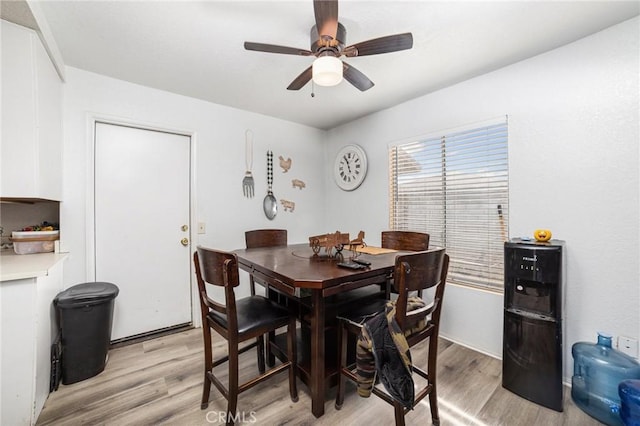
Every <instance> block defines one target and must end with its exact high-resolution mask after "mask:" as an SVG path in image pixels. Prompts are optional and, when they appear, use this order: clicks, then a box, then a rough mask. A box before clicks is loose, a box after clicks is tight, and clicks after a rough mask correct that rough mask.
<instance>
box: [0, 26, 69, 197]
mask: <svg viewBox="0 0 640 426" xmlns="http://www.w3.org/2000/svg"><path fill="white" fill-rule="evenodd" d="M0 24H1V25H2V36H1V38H0V39H1V40H2V73H1V74H2V90H1V92H2V95H1V97H2V149H1V153H2V156H1V158H0V163H1V166H2V167H1V169H2V171H1V180H0V197H3V198H6V197H11V198H39V199H47V200H57V201H60V200H61V198H62V82H61V81H60V78H59V77H58V74H57V72H56V70H55V68H54V66H53V63H52V62H51V60H50V59H49V56H48V54H47V52H46V50H45V49H44V47H43V45H42V43H41V42H40V39H39V38H38V36H37V34H36V33H35V32H34V31H33V30H30V29H28V28H24V27H21V26H19V25H15V24H12V23H10V22H7V21H0Z"/></svg>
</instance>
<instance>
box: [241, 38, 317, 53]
mask: <svg viewBox="0 0 640 426" xmlns="http://www.w3.org/2000/svg"><path fill="white" fill-rule="evenodd" d="M244 48H245V49H247V50H255V51H257V52H267V53H284V54H285V55H298V56H310V55H313V52H311V51H310V50H306V49H298V48H296V47H287V46H277V45H275V44H265V43H253V42H250V41H245V42H244Z"/></svg>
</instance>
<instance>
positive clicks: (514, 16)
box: [3, 0, 640, 129]
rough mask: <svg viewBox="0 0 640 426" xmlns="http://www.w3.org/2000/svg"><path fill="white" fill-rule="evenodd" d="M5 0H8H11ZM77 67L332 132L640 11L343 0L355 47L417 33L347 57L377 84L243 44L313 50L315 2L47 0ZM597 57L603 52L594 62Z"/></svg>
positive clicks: (610, 4)
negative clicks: (333, 80) (316, 81)
mask: <svg viewBox="0 0 640 426" xmlns="http://www.w3.org/2000/svg"><path fill="white" fill-rule="evenodd" d="M3 3H5V2H3ZM40 6H41V9H42V11H43V12H44V15H45V16H46V19H47V22H48V24H49V26H50V28H51V31H52V33H53V36H54V38H55V40H56V42H57V44H58V47H59V49H60V52H61V53H62V57H63V60H64V62H65V64H66V65H70V66H73V67H76V68H81V69H84V70H88V71H92V72H96V73H99V74H104V75H107V76H111V77H115V78H118V79H122V80H126V81H130V82H134V83H138V84H142V85H145V86H150V87H154V88H158V89H163V90H166V91H169V92H174V93H179V94H182V95H186V96H191V97H194V98H199V99H203V100H207V101H211V102H214V103H217V104H223V105H228V106H231V107H236V108H240V109H243V110H247V111H254V112H257V113H261V114H265V115H269V116H273V117H279V118H282V119H285V120H289V121H293V122H298V123H302V124H306V125H309V126H313V127H317V128H321V129H328V128H332V127H335V126H337V125H339V124H342V123H345V122H349V121H351V120H353V119H356V118H358V117H361V116H364V115H367V114H370V113H372V112H375V111H378V110H382V109H385V108H388V107H391V106H393V105H395V104H398V103H400V102H403V101H406V100H409V99H412V98H415V97H418V96H421V95H424V94H426V93H430V92H433V91H435V90H438V89H441V88H443V87H446V86H449V85H452V84H455V83H458V82H461V81H463V80H466V79H469V78H471V77H474V76H477V75H480V74H483V73H486V72H489V71H492V70H495V69H498V68H500V67H503V66H506V65H509V64H512V63H514V62H517V61H520V60H523V59H525V58H528V57H531V56H534V55H537V54H540V53H543V52H545V51H548V50H550V49H554V48H556V47H559V46H562V45H564V44H567V43H570V42H572V41H575V40H577V39H580V38H582V37H585V36H587V35H589V34H592V33H594V32H597V31H599V30H602V29H604V28H607V27H609V26H611V25H614V24H616V23H619V22H622V21H624V20H627V19H630V18H632V17H634V16H636V15H638V14H639V13H640V2H639V1H621V2H614V1H602V2H598V1H572V2H561V1H548V2H543V1H497V2H478V1H473V2H458V1H455V2H453V1H447V2H444V1H440V2H435V1H392V0H387V1H355V0H341V2H340V4H339V19H340V22H341V23H342V24H343V25H344V26H345V27H346V29H347V40H346V45H350V44H354V43H357V42H360V41H365V40H368V39H371V38H376V37H381V36H385V35H390V34H396V33H403V32H411V33H413V38H414V46H413V49H411V50H406V51H401V52H395V53H388V54H383V55H375V56H368V57H361V58H357V57H356V58H346V59H345V58H343V59H344V60H345V61H346V62H348V63H349V64H351V65H353V66H355V67H356V68H358V69H359V70H360V71H362V72H363V73H364V74H366V75H367V76H368V77H369V78H370V79H371V80H373V82H374V83H375V86H374V87H373V88H372V89H370V90H368V91H366V92H360V91H359V90H357V89H356V88H354V87H353V86H351V85H350V84H349V83H347V82H345V81H343V82H342V83H341V84H340V85H338V86H336V87H317V86H316V88H315V97H311V83H309V84H307V86H305V87H304V88H303V89H302V90H300V91H289V90H286V87H287V86H288V85H289V83H290V82H291V81H292V80H293V79H294V78H295V77H296V76H298V74H300V73H301V72H302V71H303V70H304V69H305V68H307V67H308V66H309V65H310V64H311V62H312V60H313V57H297V56H292V55H281V54H273V53H262V52H254V51H246V50H244V47H243V43H244V41H254V42H261V43H270V44H278V45H285V46H291V47H300V48H304V49H309V44H310V41H309V30H310V28H311V26H312V25H314V23H315V22H314V13H313V4H312V1H311V0H297V1H288V2H285V1H266V0H263V1H252V2H248V1H237V0H236V1H200V2H196V1H133V2H128V1H67V0H65V1H45V2H42V3H40ZM594 60H597V59H594Z"/></svg>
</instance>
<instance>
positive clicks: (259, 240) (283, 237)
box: [244, 229, 287, 248]
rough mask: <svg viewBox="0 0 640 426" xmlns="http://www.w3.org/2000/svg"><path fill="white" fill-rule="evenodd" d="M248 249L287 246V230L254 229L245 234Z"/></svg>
mask: <svg viewBox="0 0 640 426" xmlns="http://www.w3.org/2000/svg"><path fill="white" fill-rule="evenodd" d="M244 239H245V243H246V247H247V248H260V247H274V246H286V245H287V230H286V229H254V230H252V231H247V232H245V233H244Z"/></svg>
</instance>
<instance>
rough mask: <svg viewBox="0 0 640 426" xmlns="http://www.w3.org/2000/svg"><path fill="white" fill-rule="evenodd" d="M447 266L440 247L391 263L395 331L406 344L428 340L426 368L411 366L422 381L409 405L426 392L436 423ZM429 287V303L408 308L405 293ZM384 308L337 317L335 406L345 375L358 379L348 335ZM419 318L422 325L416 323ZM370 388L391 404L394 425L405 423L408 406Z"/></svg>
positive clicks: (374, 306) (338, 403)
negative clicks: (349, 357)
mask: <svg viewBox="0 0 640 426" xmlns="http://www.w3.org/2000/svg"><path fill="white" fill-rule="evenodd" d="M448 270H449V256H448V255H447V254H446V253H445V250H444V249H435V250H429V251H421V252H416V253H410V254H404V255H398V256H396V262H395V267H394V277H395V280H394V285H395V288H396V290H397V291H398V299H397V300H396V301H395V309H396V312H395V321H396V323H397V324H398V326H399V331H400V332H401V333H402V334H403V335H404V336H405V338H406V340H407V343H408V347H409V348H412V347H414V346H416V345H417V344H419V343H421V342H425V343H426V342H428V355H427V360H426V363H427V369H426V371H425V370H423V369H422V368H421V367H418V366H416V365H415V364H414V365H413V370H412V371H413V373H416V374H418V375H420V376H422V377H423V378H424V379H426V385H425V386H424V387H422V388H421V389H420V390H419V391H418V392H417V393H416V394H415V397H414V400H413V403H412V404H410V405H411V407H413V406H415V404H417V403H418V402H419V401H421V400H422V399H423V398H425V397H426V396H427V395H428V396H429V405H430V408H431V419H432V421H433V424H434V425H438V424H439V423H440V419H439V415H438V399H437V392H436V360H437V354H438V333H439V328H440V314H441V312H442V298H443V295H444V287H445V283H446V280H447V273H448ZM429 288H435V293H434V297H433V300H432V301H431V303H430V304H428V305H426V306H425V307H423V308H420V309H416V310H408V304H409V301H410V299H409V293H410V292H411V291H416V290H425V289H429ZM384 309H385V304H384V303H380V302H376V303H373V304H371V305H369V306H365V307H362V308H360V309H359V310H357V311H353V312H350V313H348V314H345V315H342V316H340V317H339V318H338V319H339V328H338V353H339V359H338V372H339V374H338V376H339V377H338V390H337V394H336V402H335V407H336V409H338V410H340V409H341V408H342V405H343V403H344V392H345V380H346V379H347V378H348V379H350V380H352V381H354V382H357V381H358V374H357V373H358V372H357V370H356V369H355V363H351V364H349V365H347V352H348V345H347V342H348V341H349V336H350V335H353V336H359V335H360V334H361V330H362V328H363V326H364V323H365V322H366V321H367V320H369V319H371V318H372V317H373V316H374V315H376V314H381V315H384V312H385V311H384ZM421 322H422V327H417V326H418V325H419V324H421ZM415 361H416V360H415V359H414V362H415ZM361 373H362V372H361ZM371 392H372V393H373V394H374V395H376V396H378V397H380V398H381V399H383V400H384V401H386V402H387V403H389V404H391V405H392V406H393V407H394V410H395V423H396V425H404V424H405V414H406V413H408V412H409V411H410V410H411V408H410V407H405V406H404V405H403V404H402V403H400V402H399V401H398V400H396V399H394V398H393V397H392V396H391V395H390V394H389V393H388V392H385V391H384V390H383V389H381V388H380V386H374V387H373V388H372V390H371Z"/></svg>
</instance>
